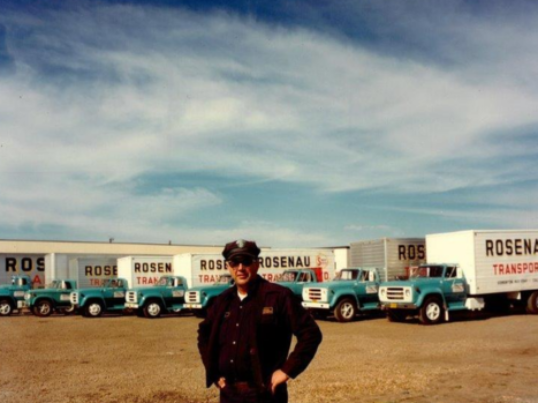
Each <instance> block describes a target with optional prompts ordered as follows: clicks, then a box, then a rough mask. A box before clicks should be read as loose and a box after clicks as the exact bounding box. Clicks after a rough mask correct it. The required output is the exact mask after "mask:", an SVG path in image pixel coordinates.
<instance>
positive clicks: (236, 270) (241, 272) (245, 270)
mask: <svg viewBox="0 0 538 403" xmlns="http://www.w3.org/2000/svg"><path fill="white" fill-rule="evenodd" d="M226 267H227V268H228V271H229V272H230V275H231V276H232V277H233V279H234V281H235V284H237V285H238V286H239V287H241V286H244V285H247V284H248V283H250V282H251V281H253V280H254V279H255V278H256V274H258V269H259V268H260V264H259V263H258V259H254V258H252V257H250V256H247V255H239V256H234V257H232V258H231V259H230V260H228V261H226Z"/></svg>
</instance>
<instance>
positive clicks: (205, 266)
mask: <svg viewBox="0 0 538 403" xmlns="http://www.w3.org/2000/svg"><path fill="white" fill-rule="evenodd" d="M225 268H226V263H225V261H224V260H205V259H202V260H200V270H224V269H225Z"/></svg>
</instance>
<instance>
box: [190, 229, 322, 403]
mask: <svg viewBox="0 0 538 403" xmlns="http://www.w3.org/2000/svg"><path fill="white" fill-rule="evenodd" d="M259 254H260V249H259V248H258V246H257V245H256V243H255V242H252V241H245V240H237V241H233V242H230V243H228V244H226V246H225V247H224V251H223V252H222V255H223V256H224V259H225V260H226V267H227V268H228V271H229V272H230V274H231V275H232V277H233V279H234V280H235V286H234V287H232V288H230V289H228V290H226V291H225V292H223V293H222V294H221V295H220V296H219V297H218V298H217V300H216V301H215V303H214V304H213V305H212V306H211V307H210V308H209V310H208V312H207V317H206V319H205V320H204V321H203V322H202V323H200V326H199V329H198V349H199V350H200V354H201V356H202V361H203V363H204V366H205V369H206V385H207V387H210V386H211V385H213V384H215V385H216V386H217V387H218V388H219V389H220V401H221V403H258V402H259V403H262V402H263V403H286V402H287V401H288V390H287V386H286V382H287V381H288V379H289V378H295V377H296V376H297V375H299V374H300V373H301V372H303V371H304V370H305V369H306V367H307V366H308V364H309V363H310V361H312V358H314V355H315V354H316V351H317V349H318V346H319V344H320V343H321V339H322V336H321V332H320V330H319V327H318V325H317V324H316V322H315V321H314V320H313V319H312V317H311V316H310V315H309V314H308V312H306V311H305V310H304V308H303V307H302V306H301V304H300V303H299V301H298V300H297V299H296V298H295V297H294V296H293V293H292V292H291V290H289V289H288V288H285V287H282V286H280V285H278V284H274V283H270V282H268V281H266V280H265V279H263V278H262V277H260V276H258V269H259V262H258V256H259ZM292 334H293V335H295V337H296V338H297V344H296V345H295V348H294V350H293V352H292V353H291V354H290V355H289V357H288V353H289V350H290V345H291V339H292Z"/></svg>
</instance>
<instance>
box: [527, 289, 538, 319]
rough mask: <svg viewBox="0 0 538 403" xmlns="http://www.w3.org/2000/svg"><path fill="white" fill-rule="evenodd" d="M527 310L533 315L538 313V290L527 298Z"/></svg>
mask: <svg viewBox="0 0 538 403" xmlns="http://www.w3.org/2000/svg"><path fill="white" fill-rule="evenodd" d="M527 312H528V313H531V314H533V315H538V291H534V292H533V293H532V294H531V295H529V299H528V300H527Z"/></svg>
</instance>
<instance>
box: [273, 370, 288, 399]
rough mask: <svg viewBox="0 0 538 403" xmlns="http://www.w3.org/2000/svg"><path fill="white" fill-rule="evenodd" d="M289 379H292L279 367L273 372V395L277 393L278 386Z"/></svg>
mask: <svg viewBox="0 0 538 403" xmlns="http://www.w3.org/2000/svg"><path fill="white" fill-rule="evenodd" d="M288 379H290V377H289V376H288V375H286V374H285V373H284V372H282V371H281V370H280V369H277V370H276V371H275V372H273V376H272V377H271V392H272V393H273V395H274V394H275V390H276V387H277V386H278V385H280V384H281V383H286V382H287V381H288Z"/></svg>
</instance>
